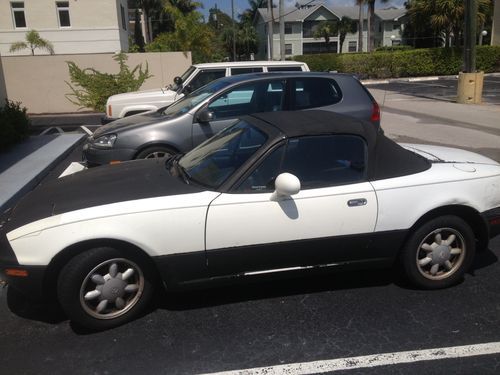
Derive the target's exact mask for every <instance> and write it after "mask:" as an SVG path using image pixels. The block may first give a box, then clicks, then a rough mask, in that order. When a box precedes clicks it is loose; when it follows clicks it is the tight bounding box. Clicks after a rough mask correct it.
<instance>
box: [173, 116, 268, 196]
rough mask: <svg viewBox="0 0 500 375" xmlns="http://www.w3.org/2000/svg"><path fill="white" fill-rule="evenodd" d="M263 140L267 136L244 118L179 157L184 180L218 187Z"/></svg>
mask: <svg viewBox="0 0 500 375" xmlns="http://www.w3.org/2000/svg"><path fill="white" fill-rule="evenodd" d="M266 141H267V135H266V134H265V133H263V132H262V131H261V130H259V129H257V128H256V127H255V126H252V125H250V124H248V123H247V122H246V121H243V120H242V121H240V122H238V123H237V124H235V125H233V126H231V127H229V128H226V129H224V130H223V131H221V132H220V133H218V134H217V135H215V136H214V137H212V138H210V139H209V140H207V141H205V142H204V143H202V144H201V145H199V146H198V147H196V148H195V149H193V150H192V151H190V152H188V153H187V154H186V155H184V156H183V157H182V158H181V159H180V160H179V166H180V168H182V172H183V173H184V175H186V176H187V177H188V180H192V181H193V182H195V183H198V184H201V185H204V186H206V187H208V188H211V189H216V188H218V187H219V186H220V185H221V184H222V183H224V181H226V180H227V179H228V177H229V176H231V175H232V174H233V173H234V171H236V170H237V169H238V168H239V167H241V166H242V165H243V163H245V162H246V161H247V160H248V159H249V158H250V157H251V156H252V155H253V154H255V152H256V151H257V150H258V149H259V148H260V147H262V145H263V144H264V143H266Z"/></svg>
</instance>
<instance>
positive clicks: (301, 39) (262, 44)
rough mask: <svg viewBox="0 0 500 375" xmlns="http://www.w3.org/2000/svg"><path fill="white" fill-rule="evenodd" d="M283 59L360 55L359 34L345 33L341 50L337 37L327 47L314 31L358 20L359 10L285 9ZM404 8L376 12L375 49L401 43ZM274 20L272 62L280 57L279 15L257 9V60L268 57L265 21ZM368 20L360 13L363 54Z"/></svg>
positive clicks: (313, 6) (322, 6) (318, 6)
mask: <svg viewBox="0 0 500 375" xmlns="http://www.w3.org/2000/svg"><path fill="white" fill-rule="evenodd" d="M284 13H285V17H284V18H285V56H286V57H292V56H295V55H304V54H314V53H325V52H333V53H340V52H342V53H348V52H361V51H360V49H359V47H358V34H359V33H358V32H356V33H348V34H347V35H346V37H345V40H344V43H343V45H342V50H340V43H339V37H338V36H332V37H330V42H329V43H328V45H327V44H326V42H325V39H324V38H315V37H314V32H315V30H316V28H317V27H318V25H319V24H320V23H321V22H323V21H338V20H340V19H341V18H342V17H349V18H351V19H352V20H353V21H356V22H357V21H358V20H359V7H357V6H352V7H329V6H327V5H325V4H322V3H316V2H313V3H311V2H308V3H307V5H305V6H300V4H298V6H297V7H294V8H291V9H287V10H285V12H284ZM406 17H407V16H406V9H404V8H394V7H391V8H387V9H376V10H375V28H374V29H375V46H376V47H380V46H392V45H399V44H402V42H403V31H404V24H405V21H406ZM271 18H274V23H273V33H272V35H273V38H272V39H273V59H279V58H280V49H279V43H280V36H279V13H278V10H277V9H274V10H273V14H271V13H269V12H268V11H267V9H262V8H261V9H259V10H258V15H257V17H256V19H255V22H254V25H255V28H256V30H257V34H258V36H259V52H258V54H257V58H260V59H265V58H266V57H267V49H268V40H267V25H268V24H267V22H268V21H269V20H270V19H271ZM367 45H368V44H367V17H366V9H365V10H364V11H363V49H362V50H363V51H365V52H366V51H367Z"/></svg>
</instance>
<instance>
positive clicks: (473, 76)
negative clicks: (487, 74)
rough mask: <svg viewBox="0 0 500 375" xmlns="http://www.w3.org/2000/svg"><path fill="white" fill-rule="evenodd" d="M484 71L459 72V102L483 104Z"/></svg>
mask: <svg viewBox="0 0 500 375" xmlns="http://www.w3.org/2000/svg"><path fill="white" fill-rule="evenodd" d="M483 80H484V72H477V73H463V72H460V73H459V74H458V95H457V103H461V104H481V101H482V97H483Z"/></svg>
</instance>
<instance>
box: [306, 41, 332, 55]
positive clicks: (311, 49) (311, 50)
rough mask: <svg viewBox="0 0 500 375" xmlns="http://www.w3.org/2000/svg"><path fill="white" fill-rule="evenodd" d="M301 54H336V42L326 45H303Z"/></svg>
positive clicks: (319, 43)
mask: <svg viewBox="0 0 500 375" xmlns="http://www.w3.org/2000/svg"><path fill="white" fill-rule="evenodd" d="M302 53H303V54H304V55H311V54H315V53H337V42H330V43H328V44H326V43H325V42H316V43H303V44H302Z"/></svg>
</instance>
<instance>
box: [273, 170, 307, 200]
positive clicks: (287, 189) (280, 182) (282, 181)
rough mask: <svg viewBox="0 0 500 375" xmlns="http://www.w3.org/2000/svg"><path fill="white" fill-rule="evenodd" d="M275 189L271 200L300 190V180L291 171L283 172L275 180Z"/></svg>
mask: <svg viewBox="0 0 500 375" xmlns="http://www.w3.org/2000/svg"><path fill="white" fill-rule="evenodd" d="M274 187H275V189H276V190H275V191H274V193H273V194H272V195H271V200H273V201H274V200H279V199H280V198H285V197H289V196H291V195H295V194H297V193H298V192H299V191H300V180H299V179H298V178H297V177H296V176H294V175H293V174H291V173H282V174H280V175H279V176H278V177H276V180H275V181H274Z"/></svg>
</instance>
